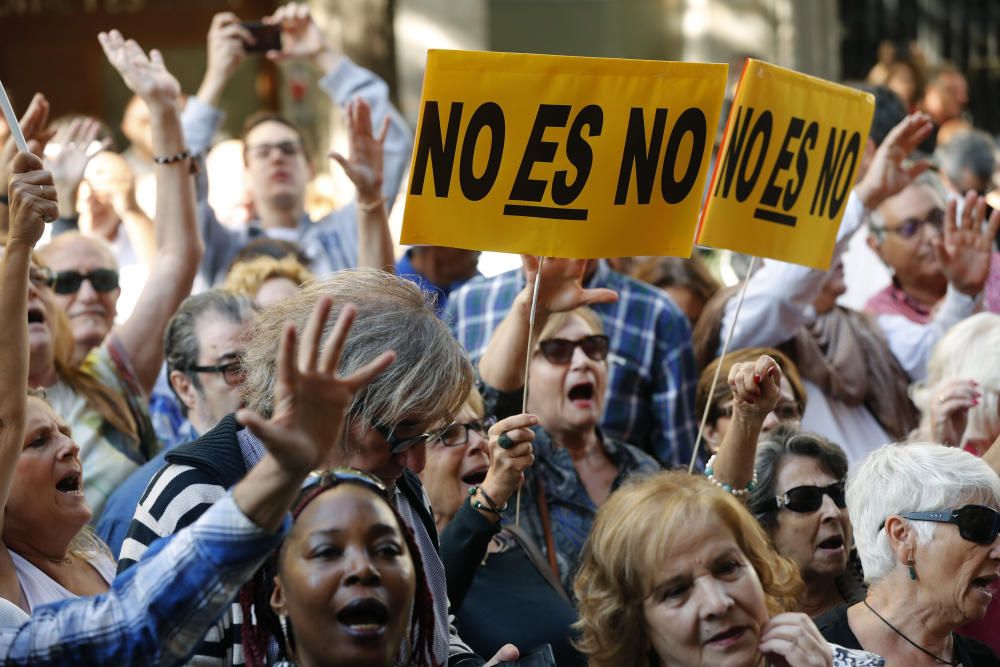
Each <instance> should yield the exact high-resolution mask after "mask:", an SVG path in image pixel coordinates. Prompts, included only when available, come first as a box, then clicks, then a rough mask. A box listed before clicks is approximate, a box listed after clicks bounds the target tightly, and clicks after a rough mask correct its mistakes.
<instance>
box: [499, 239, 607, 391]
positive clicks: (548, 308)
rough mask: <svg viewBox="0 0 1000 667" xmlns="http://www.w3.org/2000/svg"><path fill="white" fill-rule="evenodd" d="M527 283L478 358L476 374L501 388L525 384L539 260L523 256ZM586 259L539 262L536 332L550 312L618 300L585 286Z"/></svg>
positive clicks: (514, 389) (511, 389)
mask: <svg viewBox="0 0 1000 667" xmlns="http://www.w3.org/2000/svg"><path fill="white" fill-rule="evenodd" d="M521 261H522V263H523V264H524V273H525V276H526V277H527V282H526V284H525V286H524V289H523V290H521V292H520V294H518V295H517V297H515V299H514V305H513V306H512V307H511V309H510V312H508V313H507V316H506V317H504V319H503V321H502V322H501V323H500V326H498V327H497V330H496V331H494V332H493V336H492V337H491V338H490V342H489V343H488V344H487V345H486V349H485V350H484V351H483V356H482V358H481V359H480V360H479V376H480V377H481V378H482V379H483V382H485V383H486V384H488V385H490V386H491V387H494V388H496V389H499V390H500V391H517V390H518V389H521V388H522V387H523V386H524V359H525V357H526V356H527V353H528V346H529V345H531V342H529V341H528V329H529V324H530V321H529V319H530V314H531V297H532V292H533V291H534V286H535V275H536V274H537V273H538V259H537V258H535V257H531V256H528V255H522V256H521ZM586 268H587V260H576V259H547V260H545V263H544V264H543V265H542V283H541V287H540V288H539V291H538V307H537V308H536V311H535V335H536V336H537V335H538V332H540V331H541V330H542V329H543V328H544V327H545V322H546V321H547V320H548V318H549V316H550V315H552V314H553V313H559V312H564V311H569V310H573V309H574V308H577V307H578V306H587V305H590V304H592V303H612V302H614V301H617V300H618V294H617V293H616V292H614V291H613V290H609V289H604V288H598V289H585V288H584V287H583V274H584V271H585V270H586Z"/></svg>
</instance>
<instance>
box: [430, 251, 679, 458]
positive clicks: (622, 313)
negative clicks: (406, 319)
mask: <svg viewBox="0 0 1000 667" xmlns="http://www.w3.org/2000/svg"><path fill="white" fill-rule="evenodd" d="M524 282H525V279H524V273H523V272H522V271H521V270H520V269H517V270H514V271H508V272H507V273H503V274H500V275H499V276H496V277H494V278H488V279H487V278H479V279H473V280H472V281H471V282H470V283H468V284H467V285H465V286H464V287H462V288H461V289H460V290H458V291H457V292H453V293H452V295H451V298H450V299H449V300H448V309H447V311H446V316H445V321H447V322H449V324H450V326H451V329H452V333H454V334H455V337H456V338H457V339H458V340H459V342H460V343H462V345H463V346H464V347H465V349H466V350H467V351H468V352H469V356H470V357H471V358H472V360H473V361H474V362H478V361H479V358H480V357H482V356H483V351H484V350H485V349H486V344H487V343H488V342H489V339H490V336H491V335H492V334H493V331H494V330H496V328H497V326H498V325H499V324H500V322H501V321H502V320H503V318H504V317H505V316H506V315H507V313H508V311H509V310H510V308H511V306H512V305H513V303H514V297H515V296H517V294H518V292H520V291H521V290H522V289H523V288H524ZM586 286H587V287H607V288H609V289H613V290H614V291H616V292H618V301H617V302H616V303H608V304H597V305H595V306H592V308H593V309H594V310H595V311H596V312H597V313H598V314H599V315H600V316H601V320H603V322H604V332H605V333H606V334H607V335H608V337H609V338H610V339H611V354H610V355H609V356H608V361H609V362H610V363H609V368H608V389H607V396H606V398H605V403H604V404H605V408H604V418H603V419H602V421H601V429H602V430H603V431H604V433H605V434H607V435H608V436H609V437H611V438H614V439H617V440H621V441H624V442H627V443H629V444H631V445H635V446H636V447H639V448H640V449H642V450H644V451H646V452H648V453H650V454H652V455H653V456H655V457H656V458H657V459H659V460H660V461H661V462H662V463H663V464H664V465H666V466H673V465H687V463H688V461H689V460H690V457H691V448H692V447H693V446H694V440H695V436H696V434H697V429H698V422H697V418H696V415H695V409H694V391H695V385H696V384H697V382H698V374H697V372H696V370H695V362H694V354H693V352H692V351H691V329H690V327H689V326H688V321H687V318H686V317H685V316H684V314H683V313H682V312H681V311H680V310H679V309H678V308H677V306H676V305H674V302H673V301H671V300H670V297H668V296H667V295H665V294H664V293H662V292H660V291H659V290H657V289H655V288H653V287H650V286H649V285H646V284H645V283H641V282H639V281H637V280H634V279H632V278H629V277H627V276H624V275H622V274H620V273H618V272H616V271H612V270H611V268H610V267H609V266H608V265H607V263H606V262H604V261H603V260H602V261H600V262H599V263H598V268H597V271H595V272H594V275H593V276H591V278H590V280H588V281H587V285H586Z"/></svg>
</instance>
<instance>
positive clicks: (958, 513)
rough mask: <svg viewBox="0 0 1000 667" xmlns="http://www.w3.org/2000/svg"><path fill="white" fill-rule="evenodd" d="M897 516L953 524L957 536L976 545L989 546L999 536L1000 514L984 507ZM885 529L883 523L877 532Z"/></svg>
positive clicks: (975, 506)
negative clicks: (956, 530) (956, 528)
mask: <svg viewBox="0 0 1000 667" xmlns="http://www.w3.org/2000/svg"><path fill="white" fill-rule="evenodd" d="M899 516H901V517H903V518H904V519H910V520H912V521H935V522H937V523H953V524H955V525H956V526H958V534H959V535H961V536H962V537H963V538H964V539H966V540H969V541H970V542H975V543H976V544H985V545H987V546H988V545H991V544H993V542H994V540H996V539H997V535H998V534H1000V513H998V512H997V511H996V510H995V509H993V508H992V507H986V506H984V505H966V506H965V507H962V508H959V509H957V510H941V511H939V512H906V513H905V514H900V515H899ZM884 527H885V522H884V521H883V522H882V525H881V526H879V530H881V529H882V528H884Z"/></svg>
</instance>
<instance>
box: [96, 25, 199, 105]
mask: <svg viewBox="0 0 1000 667" xmlns="http://www.w3.org/2000/svg"><path fill="white" fill-rule="evenodd" d="M97 41H99V42H100V43H101V48H103V49H104V55H105V56H107V58H108V62H110V63H111V66H112V67H114V68H115V69H116V70H118V73H119V74H121V77H122V80H124V81H125V85H126V86H128V87H129V89H130V90H131V91H132V92H133V93H135V94H136V95H138V96H139V97H141V98H142V99H143V101H145V102H146V104H147V105H148V106H149V107H150V108H151V109H152V108H153V107H164V106H167V107H173V108H174V109H177V108H179V101H180V96H181V86H180V84H179V83H178V82H177V79H176V78H174V75H173V74H171V73H170V72H169V71H168V70H167V67H166V65H164V63H163V56H162V55H161V54H160V52H159V51H157V50H156V49H153V50H151V51H150V52H149V55H148V56H147V55H146V52H145V51H143V50H142V48H141V47H140V46H139V45H138V44H137V43H136V42H135V40H132V39H129V40H126V39H125V38H124V37H122V34H121V33H120V32H118V31H117V30H112V31H110V32H102V33H100V34H99V35H98V36H97Z"/></svg>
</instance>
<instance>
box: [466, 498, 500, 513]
mask: <svg viewBox="0 0 1000 667" xmlns="http://www.w3.org/2000/svg"><path fill="white" fill-rule="evenodd" d="M470 502H471V503H472V509H476V510H482V511H483V512H489V513H490V514H496V515H497V516H503V513H502V512H500V511H498V510H497V509H495V508H493V507H487V506H486V505H484V504H482V503H481V502H479V501H478V500H470Z"/></svg>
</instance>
